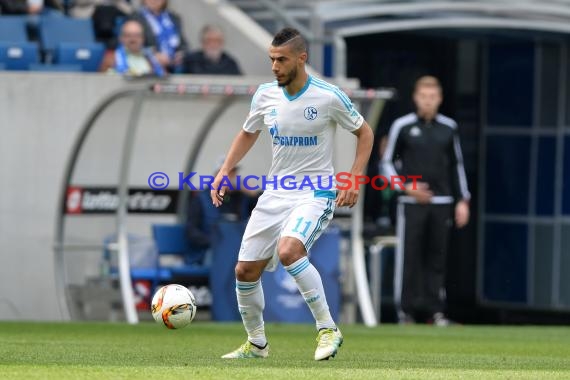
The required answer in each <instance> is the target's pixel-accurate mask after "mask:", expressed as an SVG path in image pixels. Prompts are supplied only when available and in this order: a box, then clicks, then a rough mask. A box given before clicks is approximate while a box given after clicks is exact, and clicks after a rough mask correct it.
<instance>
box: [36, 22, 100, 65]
mask: <svg viewBox="0 0 570 380" xmlns="http://www.w3.org/2000/svg"><path fill="white" fill-rule="evenodd" d="M39 33H40V43H41V46H42V49H43V51H44V52H45V53H46V56H47V57H48V59H47V60H48V61H50V59H49V57H51V56H52V55H53V54H54V52H55V50H56V49H57V47H58V45H59V44H61V43H80V44H91V43H94V42H95V33H94V31H93V22H92V21H91V19H72V18H67V17H45V18H42V19H41V21H40V27H39Z"/></svg>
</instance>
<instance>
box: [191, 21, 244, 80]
mask: <svg viewBox="0 0 570 380" xmlns="http://www.w3.org/2000/svg"><path fill="white" fill-rule="evenodd" d="M200 37H201V43H202V49H201V50H198V51H195V52H192V53H190V54H188V55H187V56H186V58H185V59H184V68H183V72H184V73H187V74H209V75H216V74H222V75H241V70H240V68H239V65H238V63H237V62H236V60H235V59H234V58H233V57H231V56H230V55H229V54H228V53H226V52H225V51H224V33H223V32H222V29H220V28H219V27H217V26H215V25H206V26H204V27H203V28H202V31H201V33H200Z"/></svg>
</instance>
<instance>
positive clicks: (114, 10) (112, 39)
mask: <svg viewBox="0 0 570 380" xmlns="http://www.w3.org/2000/svg"><path fill="white" fill-rule="evenodd" d="M134 10H135V7H134V5H133V4H132V2H130V1H128V0H74V1H73V3H72V6H71V9H70V10H69V13H70V15H71V16H72V17H75V18H91V19H92V20H93V29H94V31H95V37H96V38H97V41H99V42H102V43H104V44H105V47H106V48H107V49H108V50H110V51H111V53H112V52H113V51H114V50H115V49H116V48H117V45H118V37H119V33H118V30H119V27H120V24H121V23H122V22H124V20H126V19H127V18H128V17H129V15H130V14H132V13H133V12H134Z"/></svg>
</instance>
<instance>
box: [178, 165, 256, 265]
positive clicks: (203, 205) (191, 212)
mask: <svg viewBox="0 0 570 380" xmlns="http://www.w3.org/2000/svg"><path fill="white" fill-rule="evenodd" d="M223 163H224V160H223V159H220V160H219V163H218V166H217V167H216V170H215V171H214V172H215V173H217V172H218V171H219V168H220V167H221V165H222V164H223ZM237 173H238V168H234V170H232V172H231V173H230V175H229V178H230V180H231V181H232V183H233V184H235V183H236V178H237ZM258 195H259V193H258V192H256V191H253V190H248V189H245V188H242V189H241V190H233V191H232V190H231V189H230V191H229V192H228V194H226V196H225V199H224V203H223V204H222V205H221V206H220V207H214V206H212V199H211V198H210V190H209V189H206V190H202V191H200V192H198V193H197V194H195V195H194V196H193V197H192V198H191V199H190V201H189V202H188V208H187V210H188V214H187V222H186V226H187V227H186V228H187V236H188V240H189V242H190V246H191V247H192V248H193V249H196V250H202V251H203V254H204V255H206V254H207V252H208V250H209V248H210V246H211V244H212V241H213V240H214V239H215V238H216V236H215V226H216V224H217V223H219V222H221V221H227V222H242V221H246V220H247V219H249V216H250V214H251V211H252V210H253V208H254V207H255V204H256V203H257V197H258ZM207 261H208V258H206V262H207Z"/></svg>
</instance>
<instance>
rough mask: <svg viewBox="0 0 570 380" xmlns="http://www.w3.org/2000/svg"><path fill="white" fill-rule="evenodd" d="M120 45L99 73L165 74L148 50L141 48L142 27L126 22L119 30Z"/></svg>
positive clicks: (135, 22) (137, 75)
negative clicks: (110, 71) (109, 71)
mask: <svg viewBox="0 0 570 380" xmlns="http://www.w3.org/2000/svg"><path fill="white" fill-rule="evenodd" d="M119 40H120V44H119V46H118V47H117V49H116V50H115V52H114V54H112V55H108V56H107V57H106V58H105V60H104V62H103V65H102V67H101V71H108V70H112V71H115V72H117V73H119V74H124V75H129V76H135V77H140V76H152V75H154V76H164V75H165V72H164V70H163V68H162V66H161V65H160V63H159V62H158V60H157V59H156V57H155V56H154V54H153V53H152V51H151V50H150V49H146V48H145V47H144V46H143V40H144V36H143V26H142V25H141V24H140V22H138V21H136V20H128V21H126V22H125V23H124V24H123V27H122V28H121V34H120V37H119Z"/></svg>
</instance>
